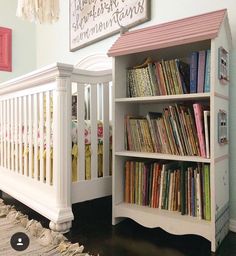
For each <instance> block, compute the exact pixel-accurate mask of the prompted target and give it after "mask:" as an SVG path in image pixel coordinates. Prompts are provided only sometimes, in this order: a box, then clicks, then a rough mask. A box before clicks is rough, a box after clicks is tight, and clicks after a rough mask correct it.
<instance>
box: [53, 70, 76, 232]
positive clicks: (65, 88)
mask: <svg viewBox="0 0 236 256" xmlns="http://www.w3.org/2000/svg"><path fill="white" fill-rule="evenodd" d="M53 155H54V157H53V186H54V188H55V192H56V207H57V209H58V221H57V222H56V223H55V222H52V221H51V222H50V225H49V226H50V228H51V229H52V230H54V231H59V232H63V233H66V232H68V231H69V229H70V227H71V221H72V220H73V218H74V217H73V213H72V208H71V183H72V182H71V81H70V75H68V76H66V75H64V74H63V76H62V75H60V76H58V77H57V79H56V89H55V90H54V91H53Z"/></svg>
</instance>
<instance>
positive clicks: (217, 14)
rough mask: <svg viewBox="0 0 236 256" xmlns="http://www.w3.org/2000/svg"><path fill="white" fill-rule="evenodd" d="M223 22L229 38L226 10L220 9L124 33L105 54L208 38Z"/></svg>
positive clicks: (218, 29) (146, 49)
mask: <svg viewBox="0 0 236 256" xmlns="http://www.w3.org/2000/svg"><path fill="white" fill-rule="evenodd" d="M224 23H225V29H226V31H227V36H228V39H229V41H231V33H230V28H229V22H228V15H227V9H222V10H217V11H213V12H208V13H204V14H200V15H196V16H192V17H187V18H183V19H179V20H175V21H171V22H166V23H162V24H158V25H154V26H150V27H147V28H143V29H137V30H133V31H128V32H125V33H124V34H122V35H121V36H120V37H119V38H118V39H117V40H116V42H115V43H114V44H113V45H112V47H111V48H110V49H109V51H108V56H110V57H116V56H122V55H127V54H132V53H138V52H144V51H150V50H155V49H161V48H167V47H171V46H176V45H183V44H188V43H194V42H199V41H203V40H211V39H214V38H216V37H218V35H219V32H220V30H221V28H222V24H224Z"/></svg>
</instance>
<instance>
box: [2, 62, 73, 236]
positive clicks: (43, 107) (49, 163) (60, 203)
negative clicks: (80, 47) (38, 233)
mask: <svg viewBox="0 0 236 256" xmlns="http://www.w3.org/2000/svg"><path fill="white" fill-rule="evenodd" d="M72 70H73V66H71V65H65V64H58V63H57V64H55V65H52V66H49V67H46V68H44V69H41V70H39V71H37V72H32V73H30V74H28V75H26V76H22V77H20V78H17V79H14V80H11V81H9V82H6V83H3V84H1V86H0V190H2V191H4V192H6V193H8V194H10V195H11V196H13V197H15V198H16V199H18V200H19V201H21V202H22V203H24V204H26V205H27V206H29V207H30V208H32V209H34V210H35V211H37V212H39V213H40V214H42V215H43V216H45V217H46V218H48V219H49V220H50V221H51V222H50V228H51V229H53V230H55V231H60V232H67V231H68V230H69V229H70V227H71V222H72V220H73V218H74V217H73V213H72V208H71V143H72V142H71V120H70V118H71V74H72Z"/></svg>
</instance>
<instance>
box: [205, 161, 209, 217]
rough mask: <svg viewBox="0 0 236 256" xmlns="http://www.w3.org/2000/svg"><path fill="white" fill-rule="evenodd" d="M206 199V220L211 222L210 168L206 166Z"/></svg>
mask: <svg viewBox="0 0 236 256" xmlns="http://www.w3.org/2000/svg"><path fill="white" fill-rule="evenodd" d="M204 178H205V179H204V181H205V197H206V220H211V198H210V194H211V192H210V166H209V165H208V164H205V165H204Z"/></svg>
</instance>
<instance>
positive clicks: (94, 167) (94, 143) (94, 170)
mask: <svg viewBox="0 0 236 256" xmlns="http://www.w3.org/2000/svg"><path fill="white" fill-rule="evenodd" d="M90 119H91V179H92V180H93V179H96V178H97V177H98V157H97V153H98V138H97V126H98V122H97V84H91V104H90Z"/></svg>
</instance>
